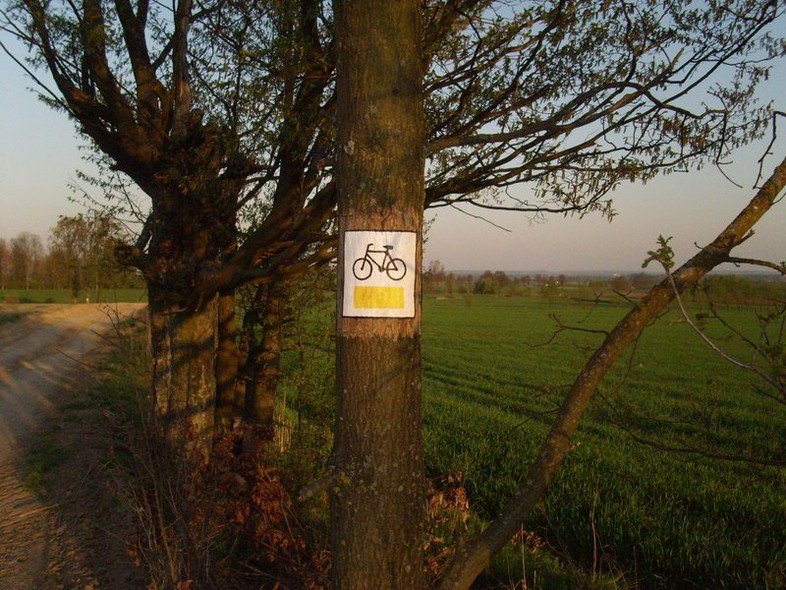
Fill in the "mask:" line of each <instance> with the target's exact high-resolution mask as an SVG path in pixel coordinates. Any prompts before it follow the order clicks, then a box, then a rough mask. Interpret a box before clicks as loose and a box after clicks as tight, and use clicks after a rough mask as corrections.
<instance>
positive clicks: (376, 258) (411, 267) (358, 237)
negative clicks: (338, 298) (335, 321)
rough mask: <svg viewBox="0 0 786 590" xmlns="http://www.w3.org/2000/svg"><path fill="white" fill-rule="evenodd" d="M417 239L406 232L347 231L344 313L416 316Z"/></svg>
mask: <svg viewBox="0 0 786 590" xmlns="http://www.w3.org/2000/svg"><path fill="white" fill-rule="evenodd" d="M416 240H417V235H416V234H415V232H407V231H346V232H344V296H343V305H342V315H343V316H345V317H368V318H412V317H415V273H416V267H415V260H416V256H417V254H416V253H417V241H416Z"/></svg>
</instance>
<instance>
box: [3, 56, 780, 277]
mask: <svg viewBox="0 0 786 590" xmlns="http://www.w3.org/2000/svg"><path fill="white" fill-rule="evenodd" d="M31 85H32V83H31V82H30V80H28V79H27V78H26V77H25V76H24V75H23V74H22V73H21V71H19V69H18V67H17V66H16V65H15V64H14V63H13V62H12V61H11V60H10V59H9V58H8V56H6V55H5V54H4V53H2V52H0V237H2V238H6V239H9V238H12V237H14V236H15V235H17V234H18V233H19V232H22V231H30V232H32V233H35V234H38V235H39V236H41V239H42V240H43V241H44V242H46V241H47V239H48V235H49V229H50V228H51V227H53V226H54V225H55V223H56V222H57V219H58V216H59V215H74V214H76V213H78V212H80V211H83V208H82V207H81V206H80V205H78V204H75V203H72V202H69V197H70V196H73V195H72V193H71V191H70V189H69V188H68V184H69V183H70V182H73V181H74V180H75V178H76V175H75V171H76V170H77V169H80V168H82V169H84V168H85V167H86V165H85V164H84V163H83V162H82V161H81V159H80V153H79V150H78V149H77V147H78V145H80V140H79V139H78V138H77V137H76V131H75V129H74V126H73V124H72V123H71V122H70V121H69V120H67V118H66V117H65V115H63V114H62V113H57V112H54V111H52V110H51V109H49V108H48V107H47V106H46V105H44V104H43V103H41V102H40V101H38V100H37V99H36V97H35V96H34V95H33V94H32V93H31V92H30V91H29V90H28V88H29V87H30V86H31ZM768 94H769V95H770V96H772V98H774V99H776V102H777V103H778V105H779V106H780V109H781V110H786V76H784V73H783V68H782V69H781V70H780V71H779V72H776V75H775V76H773V78H772V79H771V80H770V83H769V89H768ZM780 125H781V128H783V129H786V120H784V119H781V121H780ZM785 133H786V131H782V132H781V135H782V136H783V135H784V134H785ZM762 150H763V146H756V147H749V148H748V149H747V150H746V152H745V153H741V154H740V156H739V158H738V160H739V162H740V164H739V165H738V166H736V167H735V168H732V174H733V176H734V178H735V180H736V181H737V182H738V183H739V184H741V185H743V187H744V188H743V189H739V188H737V187H735V186H733V185H732V184H731V183H730V182H729V181H727V180H726V179H724V178H723V177H722V176H721V175H720V173H719V172H718V171H717V170H715V169H705V170H704V171H702V172H701V173H691V174H673V175H671V176H668V177H664V178H659V179H656V180H655V181H652V182H650V183H649V184H648V185H646V186H644V187H642V186H640V185H623V186H622V187H620V188H619V189H618V190H617V192H616V193H615V196H614V201H615V209H616V210H617V211H618V213H619V214H618V215H617V217H616V218H615V219H614V221H613V222H611V223H609V222H607V221H605V220H604V219H601V218H600V217H599V216H588V217H585V218H584V219H581V220H580V219H578V218H563V217H551V218H549V219H548V220H547V222H546V223H537V224H533V223H531V222H530V219H529V218H528V217H527V216H526V215H516V214H510V213H505V214H496V215H489V214H484V215H485V216H486V217H488V218H489V219H490V220H492V221H494V222H495V223H497V224H499V225H502V226H504V227H506V228H507V229H509V230H511V231H510V232H506V231H503V230H500V229H498V228H496V227H493V226H492V225H490V224H488V223H486V222H484V221H481V220H477V219H472V218H470V217H468V216H466V215H462V214H461V213H459V212H456V211H450V210H446V209H440V210H438V211H436V216H437V218H436V222H435V223H434V224H433V225H432V227H431V229H430V231H429V233H428V236H427V240H428V241H427V243H426V246H425V254H424V262H425V264H426V265H428V264H429V262H430V261H432V260H439V261H440V262H441V263H442V264H443V265H444V266H445V268H447V269H448V270H505V271H514V270H530V271H532V270H544V271H553V272H568V271H581V270H587V271H602V270H612V271H626V272H635V271H637V270H639V269H640V266H641V262H642V261H643V260H644V259H645V258H646V255H647V254H646V253H647V251H648V250H650V249H652V248H653V247H654V246H655V242H656V239H657V237H658V235H660V234H662V235H664V236H673V237H674V238H673V241H672V246H673V248H674V249H675V252H676V255H677V256H676V258H677V262H678V263H680V262H683V261H684V260H686V259H687V258H689V257H690V256H692V255H693V254H694V253H695V251H696V247H695V246H694V243H698V244H700V245H703V244H705V243H706V242H707V241H709V240H710V239H712V238H713V237H714V236H715V235H716V234H717V233H718V232H719V231H721V230H722V229H723V227H725V226H726V224H727V223H728V222H729V221H731V219H732V218H733V217H734V215H736V213H737V212H738V211H739V210H740V209H741V208H742V207H743V206H744V205H745V203H747V202H748V200H749V199H750V198H751V197H752V195H753V194H754V191H753V189H752V185H753V182H754V181H755V172H756V170H755V168H756V166H755V161H756V159H758V157H759V156H760V155H761V152H762ZM784 154H786V140H781V141H780V142H779V144H778V146H777V147H776V150H775V154H774V155H773V156H770V158H769V159H768V160H767V162H768V165H767V168H766V173H767V174H769V172H771V171H772V169H773V168H774V166H775V165H776V164H777V163H778V162H780V160H781V159H782V157H783V155H784ZM473 213H477V211H473ZM432 216H433V214H429V215H428V217H432ZM738 254H739V255H741V256H742V255H744V256H750V257H760V258H768V259H771V260H776V261H783V260H786V201H785V202H781V203H780V204H778V205H777V206H776V207H775V208H774V209H773V210H772V211H770V213H769V214H768V215H767V216H766V217H765V219H764V220H762V222H760V225H759V226H758V228H757V229H756V235H755V236H754V237H753V238H752V239H751V240H749V243H748V244H746V245H745V246H744V247H743V248H741V249H740V250H739V252H738Z"/></svg>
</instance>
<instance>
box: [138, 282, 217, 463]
mask: <svg viewBox="0 0 786 590" xmlns="http://www.w3.org/2000/svg"><path fill="white" fill-rule="evenodd" d="M217 308H218V297H213V298H212V299H209V300H207V301H205V302H204V303H203V304H202V305H200V306H198V307H195V308H185V309H183V308H179V307H176V306H172V305H170V304H168V303H167V302H166V299H164V300H162V299H159V298H157V297H156V294H155V292H154V291H152V290H151V291H150V294H149V309H150V335H151V346H152V353H153V395H154V399H155V406H156V408H157V411H158V418H159V420H160V426H161V428H162V431H163V435H164V438H165V440H166V441H167V443H168V444H169V445H170V447H171V448H172V449H176V450H179V451H180V453H181V455H182V459H183V461H184V463H185V465H184V467H185V472H186V473H188V472H191V473H193V474H194V475H196V472H197V470H198V469H199V468H200V467H201V466H203V465H207V463H208V462H209V457H210V450H211V448H212V442H213V433H214V430H213V426H214V421H215V392H216V389H215V369H216V339H217V321H216V318H217V312H218V309H217Z"/></svg>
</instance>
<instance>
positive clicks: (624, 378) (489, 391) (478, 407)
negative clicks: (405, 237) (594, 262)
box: [423, 297, 786, 589]
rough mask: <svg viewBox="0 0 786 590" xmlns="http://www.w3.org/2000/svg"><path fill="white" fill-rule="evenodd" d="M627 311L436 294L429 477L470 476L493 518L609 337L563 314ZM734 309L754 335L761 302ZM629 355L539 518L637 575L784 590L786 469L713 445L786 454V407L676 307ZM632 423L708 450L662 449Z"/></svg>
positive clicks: (575, 550) (427, 376) (427, 308)
mask: <svg viewBox="0 0 786 590" xmlns="http://www.w3.org/2000/svg"><path fill="white" fill-rule="evenodd" d="M468 304H469V305H468ZM625 310H626V308H625V307H623V306H603V307H595V308H593V307H591V306H582V305H579V304H575V303H564V304H559V303H558V304H546V303H545V302H542V301H539V300H537V299H532V298H496V297H475V298H474V299H472V300H471V301H466V300H463V299H438V300H435V299H429V300H427V301H426V302H425V304H424V320H423V351H424V423H425V445H426V457H427V463H428V467H429V472H430V474H432V475H437V474H442V473H453V474H461V476H462V477H463V478H464V481H465V485H466V488H467V490H468V492H469V494H470V497H471V500H472V502H473V504H472V507H473V509H474V511H476V512H477V513H478V514H479V515H480V516H481V517H483V518H487V519H488V518H491V517H493V516H494V515H495V514H497V513H498V512H499V510H500V509H501V507H502V506H503V505H504V503H505V501H506V500H507V499H508V498H509V497H510V496H511V494H512V492H513V490H514V489H515V488H516V486H517V485H518V484H519V481H520V478H521V477H522V474H523V473H524V472H525V470H526V468H527V467H528V465H529V463H530V462H531V460H532V459H533V457H534V456H535V454H536V453H537V448H538V445H539V444H540V442H541V440H542V438H543V434H544V433H545V432H546V430H547V428H548V425H549V424H550V423H551V421H552V419H553V416H554V412H555V411H556V409H557V407H558V405H559V403H560V401H561V397H562V395H563V394H564V393H565V391H566V390H567V388H568V387H569V386H570V384H571V382H572V379H573V378H574V377H575V375H576V374H577V372H578V370H579V369H580V367H581V366H582V364H583V362H584V360H585V358H586V357H587V355H588V354H589V353H590V352H591V350H592V349H593V348H594V347H595V346H596V345H597V344H598V343H599V342H600V341H601V339H602V337H603V335H602V334H598V333H593V332H589V331H581V332H577V331H573V330H570V331H567V330H563V331H561V332H558V333H556V335H555V332H556V330H557V327H558V325H560V326H573V327H578V328H581V329H582V330H603V329H610V328H611V327H613V325H614V323H615V322H616V321H617V320H618V319H619V318H621V317H622V315H623V314H624V313H625ZM550 314H556V316H557V317H558V320H555V319H554V318H553V317H550ZM727 316H728V317H729V318H730V319H731V320H733V321H734V322H735V323H736V324H737V325H740V326H744V329H745V330H746V331H747V333H748V334H749V335H750V336H753V337H756V336H757V329H758V328H757V323H756V321H755V316H754V314H753V310H731V311H728V312H727ZM706 329H707V331H708V333H709V334H710V335H712V336H713V337H714V338H716V339H717V340H718V341H719V342H720V343H721V345H723V346H724V348H725V349H728V350H729V351H730V352H732V353H734V354H735V355H738V356H739V357H740V358H742V360H745V361H746V362H747V361H751V360H752V353H751V350H750V349H749V348H747V347H743V346H741V345H740V343H739V342H737V341H736V340H734V339H731V338H729V337H728V332H727V331H726V330H725V329H723V327H722V326H721V325H720V322H717V320H715V321H710V322H708V323H707V326H706ZM552 338H553V339H552ZM547 341H550V343H549V344H548V345H547V346H536V345H537V344H541V343H544V342H547ZM619 365H620V366H619V367H618V368H617V370H616V371H615V372H614V373H613V374H612V375H610V376H609V377H608V378H607V379H606V381H605V382H604V383H603V384H602V386H601V388H600V391H599V392H598V394H599V395H597V396H596V398H595V400H594V401H593V403H592V405H591V406H590V408H589V410H588V412H587V415H586V416H585V419H584V420H583V422H582V426H581V427H580V429H579V432H578V435H577V437H576V441H575V448H574V450H573V451H572V452H571V453H570V455H569V456H568V459H567V460H566V463H565V465H564V467H563V469H562V471H561V472H560V473H559V475H558V477H557V479H556V481H555V483H554V484H553V485H552V487H551V489H550V491H549V492H548V494H547V497H546V498H545V500H544V501H543V502H542V503H541V505H540V506H539V507H538V509H537V510H536V511H535V514H533V515H532V517H531V519H530V521H529V522H528V523H527V526H528V528H529V529H531V530H532V531H534V532H535V533H537V534H538V535H539V536H541V537H542V538H544V539H546V540H547V541H548V542H549V544H550V545H551V546H552V547H554V548H555V549H557V550H558V551H564V553H565V554H566V555H568V556H569V557H570V558H571V559H573V560H577V561H578V562H580V563H581V564H582V565H583V566H584V567H586V568H593V569H595V570H596V571H603V570H605V571H606V572H620V571H621V572H625V579H626V582H627V583H628V584H632V585H636V587H639V588H779V589H780V588H783V587H784V584H786V471H784V468H783V467H772V466H762V465H761V464H754V463H749V462H729V461H720V460H717V459H712V458H708V457H707V456H706V454H711V453H714V454H725V455H741V456H743V457H753V456H756V457H763V458H767V459H769V460H773V461H780V462H781V463H783V462H784V461H786V408H784V406H783V404H782V403H781V404H779V403H778V402H777V401H773V400H771V399H767V398H765V397H764V396H762V395H760V394H757V393H756V392H755V390H754V388H755V386H757V385H759V384H760V381H759V380H758V378H757V377H755V376H753V375H752V374H750V373H747V372H744V371H741V370H739V369H736V368H734V367H733V366H732V365H730V364H729V363H728V362H727V361H724V360H723V359H721V358H720V356H719V355H718V354H717V353H715V352H713V351H712V350H710V348H709V347H708V346H707V345H706V344H704V343H702V342H701V341H700V340H699V339H698V338H697V337H696V336H695V335H694V334H693V333H692V331H691V329H690V327H689V326H688V325H687V323H686V322H685V321H684V320H683V319H682V318H681V316H680V315H679V314H678V313H677V312H675V311H672V312H670V313H669V314H668V315H667V316H665V317H663V318H661V320H660V321H659V322H657V323H656V324H655V325H654V326H652V327H651V328H649V329H648V330H647V332H645V335H644V337H643V338H642V339H641V340H640V342H639V343H638V346H637V348H636V351H635V355H634V356H633V357H632V358H628V359H623V360H621V361H620V363H619ZM620 425H624V426H625V428H623V427H621V426H620ZM626 428H627V429H629V432H626ZM634 435H635V436H638V437H641V438H645V439H648V440H650V441H652V442H655V443H657V444H660V445H667V446H671V447H681V448H686V447H691V448H692V449H693V450H696V451H701V452H690V453H687V452H680V453H677V452H672V451H664V450H659V449H658V448H655V447H653V446H648V445H645V444H642V443H640V442H636V440H634Z"/></svg>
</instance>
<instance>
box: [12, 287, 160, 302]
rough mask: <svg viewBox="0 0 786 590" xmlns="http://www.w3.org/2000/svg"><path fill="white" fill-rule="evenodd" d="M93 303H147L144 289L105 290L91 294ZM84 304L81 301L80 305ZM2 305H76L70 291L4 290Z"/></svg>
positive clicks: (82, 300)
mask: <svg viewBox="0 0 786 590" xmlns="http://www.w3.org/2000/svg"><path fill="white" fill-rule="evenodd" d="M83 295H84V294H83ZM89 297H90V302H92V303H112V302H118V303H120V302H123V303H126V302H136V301H145V300H146V298H147V294H146V293H145V291H144V290H143V289H103V290H102V291H101V293H100V294H99V293H96V292H92V293H90V296H89ZM82 302H84V299H81V300H80V301H79V303H82ZM0 303H74V301H73V298H72V296H71V291H70V290H69V289H4V290H2V291H0Z"/></svg>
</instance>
